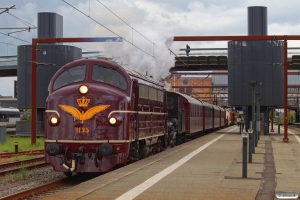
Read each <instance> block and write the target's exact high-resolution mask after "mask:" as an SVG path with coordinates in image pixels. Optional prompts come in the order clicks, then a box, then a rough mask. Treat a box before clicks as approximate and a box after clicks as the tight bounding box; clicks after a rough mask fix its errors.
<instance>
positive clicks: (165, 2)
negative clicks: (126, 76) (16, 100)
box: [0, 0, 300, 96]
mask: <svg viewBox="0 0 300 200" xmlns="http://www.w3.org/2000/svg"><path fill="white" fill-rule="evenodd" d="M66 2H68V3H69V4H71V5H72V6H74V7H75V8H76V9H78V10H80V11H81V12H82V13H84V14H85V15H87V16H90V17H91V18H92V19H94V20H95V21H97V22H98V23H100V24H102V25H103V26H105V27H107V28H108V29H110V30H111V31H113V32H114V33H116V34H118V35H119V36H121V37H123V38H125V39H126V40H127V41H129V42H130V43H131V42H133V43H134V44H135V45H136V46H138V47H139V48H141V49H143V50H144V51H146V52H148V53H149V54H150V55H152V56H154V58H153V57H152V56H150V55H148V54H146V53H144V52H143V51H141V50H139V49H138V48H136V47H134V46H132V45H130V44H129V43H127V42H122V43H76V44H74V45H76V46H78V47H81V48H83V51H101V52H103V54H104V55H106V56H109V57H113V58H115V59H117V57H120V58H118V60H117V61H119V62H120V63H122V64H128V65H129V67H131V68H134V69H136V70H138V71H140V72H143V73H145V72H146V71H147V73H148V74H150V75H153V76H154V77H155V78H157V79H159V78H161V77H162V78H163V77H164V76H166V75H167V74H168V70H169V68H170V67H171V66H172V65H173V64H174V63H173V61H174V56H173V55H171V54H170V52H169V51H168V48H170V49H172V50H173V51H174V52H176V53H179V49H180V48H185V45H186V42H172V41H171V38H172V37H173V36H187V35H199V36H208V35H247V33H248V30H247V7H249V6H266V7H267V8H268V35H299V34H300V12H299V8H300V1H299V0H251V1H250V0H249V1H243V0H226V1H224V0H203V1H188V0H187V1H183V0H152V1H150V0H66ZM68 3H65V2H64V1H62V0H51V1H50V0H36V1H34V0H31V1H30V0H1V1H0V4H1V5H0V7H1V8H7V7H11V6H13V5H15V8H16V9H11V10H10V11H9V13H11V14H12V15H10V14H9V13H6V12H5V13H2V14H1V15H0V28H20V27H28V26H32V27H33V26H37V13H39V12H55V13H57V14H60V15H62V16H63V29H64V31H63V35H64V37H117V35H116V34H114V33H112V32H111V31H109V30H107V29H106V28H104V27H103V26H101V25H99V24H98V23H96V22H95V21H93V20H92V19H90V18H89V17H87V16H85V15H84V14H82V13H81V12H79V11H77V10H76V9H74V8H73V7H72V6H70V5H68ZM102 4H103V5H105V7H107V8H109V9H110V10H111V11H113V12H114V13H115V14H116V15H118V16H119V17H120V18H121V19H122V20H123V21H125V22H126V23H127V24H129V25H130V26H129V25H127V24H126V23H124V22H123V21H122V20H120V19H119V18H118V17H116V16H115V15H114V14H112V13H111V12H110V11H109V10H108V9H107V8H105V7H104V6H103V5H102ZM0 12H1V10H0ZM16 17H17V18H20V19H22V20H24V21H25V22H26V23H25V24H24V22H21V21H20V20H18V19H17V18H16ZM27 23H29V24H27ZM132 27H133V28H134V29H135V30H137V31H138V32H139V33H141V34H142V35H143V36H141V35H139V33H138V32H136V31H134V30H133V29H132ZM14 31H16V30H4V29H1V30H0V33H1V34H0V48H1V51H0V56H11V55H17V46H18V45H26V44H30V43H31V39H32V38H35V37H36V36H37V31H36V30H31V31H30V32H28V31H23V32H19V33H12V34H11V36H13V37H15V38H13V37H8V36H6V35H3V34H7V33H9V32H14ZM16 38H18V39H16ZM189 45H190V46H191V48H197V47H198V48H214V47H227V42H189ZM288 45H289V47H292V46H293V47H300V43H299V42H289V44H288ZM16 79H17V77H9V78H1V77H0V94H1V95H5V96H8V95H11V96H13V80H16Z"/></svg>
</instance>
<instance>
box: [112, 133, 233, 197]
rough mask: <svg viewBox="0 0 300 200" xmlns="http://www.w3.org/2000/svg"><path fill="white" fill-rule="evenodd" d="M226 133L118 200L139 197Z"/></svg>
mask: <svg viewBox="0 0 300 200" xmlns="http://www.w3.org/2000/svg"><path fill="white" fill-rule="evenodd" d="M233 129H236V128H233ZM233 129H230V130H229V131H227V132H231V131H232V130H233ZM227 132H226V133H227ZM224 135H225V134H223V135H220V136H219V137H217V138H215V139H213V140H212V141H210V142H208V143H206V144H205V145H203V146H201V147H199V148H198V149H197V150H195V151H193V152H192V153H190V154H188V155H187V156H185V157H183V158H182V159H180V160H179V161H177V162H176V163H174V164H173V165H171V166H169V167H168V168H166V169H164V170H163V171H161V172H159V173H158V174H156V175H154V176H152V177H151V178H149V179H148V180H146V181H145V182H143V183H141V184H140V185H138V186H136V187H135V188H133V189H131V190H129V191H128V192H126V193H124V194H123V195H121V196H120V197H118V198H117V199H116V200H129V199H134V198H135V197H137V196H138V195H140V194H141V193H143V192H144V191H145V190H147V189H148V188H150V187H151V186H152V185H154V184H155V183H157V182H158V181H160V180H161V179H162V178H164V177H165V176H167V175H169V174H170V173H171V172H173V171H174V170H175V169H177V168H178V167H180V166H181V165H183V164H184V163H186V162H187V161H188V160H190V159H191V158H192V157H194V156H195V155H197V154H198V153H200V152H201V151H203V150H204V149H206V148H207V147H208V146H210V145H211V144H213V143H214V142H215V141H217V140H218V139H220V138H221V137H223V136H224Z"/></svg>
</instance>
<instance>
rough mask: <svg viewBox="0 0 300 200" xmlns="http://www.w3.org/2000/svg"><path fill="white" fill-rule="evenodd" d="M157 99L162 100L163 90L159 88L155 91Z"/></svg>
mask: <svg viewBox="0 0 300 200" xmlns="http://www.w3.org/2000/svg"><path fill="white" fill-rule="evenodd" d="M157 101H160V102H164V92H163V91H161V90H158V91H157Z"/></svg>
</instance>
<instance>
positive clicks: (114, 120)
mask: <svg viewBox="0 0 300 200" xmlns="http://www.w3.org/2000/svg"><path fill="white" fill-rule="evenodd" d="M116 122H117V119H116V118H114V117H111V118H109V123H110V124H111V125H114V124H116Z"/></svg>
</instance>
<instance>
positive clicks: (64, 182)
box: [0, 173, 100, 200]
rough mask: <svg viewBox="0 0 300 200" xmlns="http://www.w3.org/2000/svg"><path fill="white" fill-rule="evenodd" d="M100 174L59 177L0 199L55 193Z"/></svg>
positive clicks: (26, 197) (35, 197)
mask: <svg viewBox="0 0 300 200" xmlns="http://www.w3.org/2000/svg"><path fill="white" fill-rule="evenodd" d="M99 175H100V174H96V173H94V174H88V175H87V174H76V175H74V176H72V177H69V178H61V179H59V180H56V181H52V182H50V183H46V184H42V185H39V186H36V187H34V188H30V189H26V190H23V191H21V192H18V193H15V194H11V195H8V196H4V197H2V198H0V200H10V199H11V200H15V199H41V198H43V197H44V196H47V194H49V193H55V192H57V191H59V190H64V189H66V188H70V187H73V186H75V185H78V184H80V183H82V182H84V181H87V180H90V179H92V178H95V177H96V176H99Z"/></svg>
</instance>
